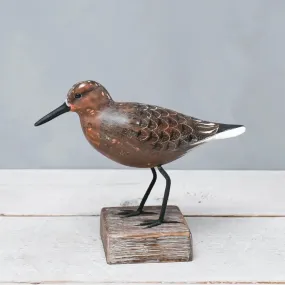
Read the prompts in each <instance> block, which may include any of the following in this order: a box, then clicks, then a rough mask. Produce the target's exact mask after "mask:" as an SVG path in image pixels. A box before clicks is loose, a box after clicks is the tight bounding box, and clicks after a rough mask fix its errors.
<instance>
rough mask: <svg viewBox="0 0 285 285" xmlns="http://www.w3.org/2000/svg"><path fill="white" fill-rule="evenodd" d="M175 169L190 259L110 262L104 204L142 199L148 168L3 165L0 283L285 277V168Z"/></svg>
mask: <svg viewBox="0 0 285 285" xmlns="http://www.w3.org/2000/svg"><path fill="white" fill-rule="evenodd" d="M168 173H169V174H170V176H171V178H172V189H171V193H170V199H169V204H172V205H177V206H179V208H180V209H181V211H182V212H183V214H184V215H185V216H186V217H187V222H188V225H189V227H190V230H191V232H192V235H193V249H194V259H193V261H192V262H188V263H163V264H156V263H151V264H135V265H107V264H106V261H105V255H104V252H103V246H102V242H101V239H100V234H99V216H98V215H99V214H100V210H101V208H102V207H106V206H110V207H111V206H120V205H121V206H123V205H138V204H139V202H140V199H141V198H142V196H143V194H144V192H145V190H146V188H147V186H148V184H149V182H150V180H151V178H152V176H151V172H150V171H149V170H0V284H1V285H3V284H10V285H11V284H19V283H20V284H22V283H23V284H25V283H27V284H38V283H40V284H41V283H42V284H63V283H64V284H84V283H88V284H206V283H211V284H249V283H258V284H268V283H274V284H285V172H282V171H178V170H172V171H168ZM164 186H165V182H164V180H163V178H162V177H160V176H158V182H157V184H156V185H155V187H154V189H153V192H152V194H151V196H150V198H149V201H148V203H147V205H160V204H161V202H162V197H163V191H164Z"/></svg>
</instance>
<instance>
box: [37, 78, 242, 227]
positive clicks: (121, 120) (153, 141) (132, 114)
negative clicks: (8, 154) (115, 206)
mask: <svg viewBox="0 0 285 285" xmlns="http://www.w3.org/2000/svg"><path fill="white" fill-rule="evenodd" d="M69 111H72V112H76V113H77V114H78V115H79V118H80V123H81V127H82V130H83V133H84V135H85V137H86V139H87V140H88V142H89V143H90V144H91V145H92V146H93V147H94V148H95V149H96V150H97V151H99V152H100V153H101V154H103V155H105V156H106V157H108V158H110V159H112V160H113V161H116V162H118V163H120V164H123V165H126V166H130V167H137V168H150V169H151V171H152V174H153V178H152V181H151V183H150V185H149V187H148V189H147V191H146V193H145V195H144V197H143V198H142V201H141V203H140V205H139V207H138V209H137V210H136V211H123V212H122V213H121V214H122V215H124V216H126V217H131V216H137V215H140V214H144V211H143V207H144V205H145V202H146V200H147V198H148V196H149V194H150V192H151V190H152V188H153V186H154V184H155V182H156V178H157V175H156V171H155V168H157V169H158V170H159V172H160V173H161V174H162V175H163V176H164V178H165V180H166V188H165V193H164V198H163V202H162V207H161V211H160V215H159V218H158V219H157V220H146V221H145V222H143V223H141V224H140V225H141V226H146V227H154V226H158V225H160V224H162V223H167V221H165V220H164V216H165V211H166V206H167V201H168V197H169V192H170V184H171V180H170V177H169V175H168V174H167V172H166V171H165V170H164V168H163V165H165V164H167V163H170V162H172V161H174V160H176V159H178V158H180V157H182V156H184V155H185V154H186V153H188V151H189V150H191V149H193V148H194V147H197V146H199V145H202V144H204V143H206V142H209V141H212V140H216V139H224V138H229V137H235V136H238V135H240V134H242V133H243V132H244V131H245V127H244V126H243V125H231V124H221V123H216V122H209V121H205V120H200V119H198V118H194V117H192V116H188V115H184V114H181V113H179V112H176V111H173V110H170V109H167V108H163V107H159V106H154V105H149V104H142V103H133V102H115V101H114V100H113V99H112V98H111V96H110V94H109V92H108V91H107V90H106V89H105V88H104V87H103V86H102V85H101V84H100V83H98V82H95V81H93V80H86V81H80V82H78V83H76V84H74V85H73V86H72V88H71V89H70V90H69V92H68V94H67V99H66V101H65V102H64V103H63V105H61V106H60V107H58V108H57V109H55V110H54V111H52V112H51V113H49V114H48V115H46V116H44V117H43V118H42V119H40V120H39V121H38V122H36V123H35V126H40V125H42V124H44V123H46V122H48V121H50V120H52V119H54V118H56V117H58V116H59V115H62V114H64V113H66V112H69Z"/></svg>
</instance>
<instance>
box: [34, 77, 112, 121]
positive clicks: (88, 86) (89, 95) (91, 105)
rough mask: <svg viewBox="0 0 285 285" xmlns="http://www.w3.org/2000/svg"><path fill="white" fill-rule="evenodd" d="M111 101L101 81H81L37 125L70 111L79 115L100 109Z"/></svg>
mask: <svg viewBox="0 0 285 285" xmlns="http://www.w3.org/2000/svg"><path fill="white" fill-rule="evenodd" d="M111 102H113V100H112V98H111V96H110V95H109V93H108V91H107V90H106V89H105V88H104V87H103V86H102V85H101V84H100V83H98V82H95V81H92V80H86V81H80V82H77V83H76V84H74V85H73V86H72V87H71V88H70V90H69V91H68V93H67V98H66V100H65V102H64V103H63V104H62V105H61V106H59V107H58V108H56V109H55V110H53V111H52V112H50V113H49V114H47V115H46V116H44V117H43V118H41V119H40V120H38V121H37V122H36V123H35V126H40V125H42V124H45V123H47V122H49V121H51V120H53V119H55V118H56V117H58V116H60V115H62V114H64V113H67V112H70V111H71V112H76V113H78V114H79V115H81V114H84V113H85V111H86V110H87V109H92V110H94V111H98V110H100V109H101V108H103V107H105V106H107V105H109V104H110V103H111Z"/></svg>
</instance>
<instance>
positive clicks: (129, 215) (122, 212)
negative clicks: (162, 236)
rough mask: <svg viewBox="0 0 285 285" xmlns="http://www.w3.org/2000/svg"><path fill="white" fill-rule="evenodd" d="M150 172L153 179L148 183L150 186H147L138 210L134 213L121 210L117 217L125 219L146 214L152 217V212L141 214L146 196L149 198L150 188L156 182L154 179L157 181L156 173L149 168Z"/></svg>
mask: <svg viewBox="0 0 285 285" xmlns="http://www.w3.org/2000/svg"><path fill="white" fill-rule="evenodd" d="M151 172H152V174H153V178H152V180H151V182H150V184H149V186H148V188H147V190H146V192H145V194H144V196H143V198H142V200H141V203H140V205H139V207H138V209H137V210H136V211H132V210H123V211H121V212H120V213H119V215H122V216H125V217H126V218H127V217H134V216H139V215H141V214H148V215H152V214H153V215H154V214H155V213H153V212H143V207H144V205H145V203H146V201H147V199H148V196H149V194H150V192H151V190H152V188H153V186H154V184H155V182H156V179H157V174H156V171H155V169H154V168H151Z"/></svg>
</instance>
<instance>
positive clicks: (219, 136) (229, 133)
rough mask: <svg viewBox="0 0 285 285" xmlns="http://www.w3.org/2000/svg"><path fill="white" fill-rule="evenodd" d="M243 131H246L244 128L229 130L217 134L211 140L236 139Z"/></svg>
mask: <svg viewBox="0 0 285 285" xmlns="http://www.w3.org/2000/svg"><path fill="white" fill-rule="evenodd" d="M245 130H246V128H245V126H240V127H237V128H235V129H229V130H226V131H223V132H221V133H217V134H216V135H214V136H213V139H216V140H222V139H228V138H233V137H237V136H239V135H241V134H243V133H244V132H245Z"/></svg>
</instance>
